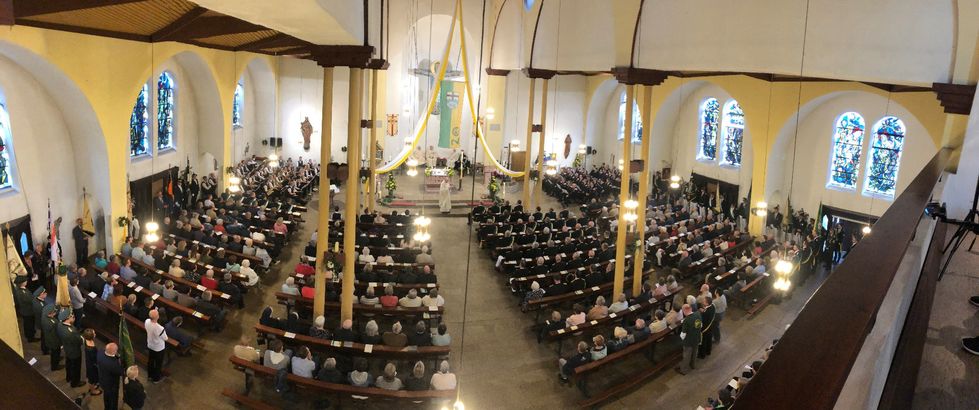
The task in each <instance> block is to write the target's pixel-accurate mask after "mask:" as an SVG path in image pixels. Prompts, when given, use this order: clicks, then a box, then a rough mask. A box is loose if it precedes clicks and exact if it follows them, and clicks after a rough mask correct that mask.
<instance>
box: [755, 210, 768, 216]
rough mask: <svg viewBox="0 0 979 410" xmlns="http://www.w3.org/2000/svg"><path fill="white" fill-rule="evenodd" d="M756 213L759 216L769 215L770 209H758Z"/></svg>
mask: <svg viewBox="0 0 979 410" xmlns="http://www.w3.org/2000/svg"><path fill="white" fill-rule="evenodd" d="M755 215H757V216H767V215H768V210H767V209H758V210H756V211H755Z"/></svg>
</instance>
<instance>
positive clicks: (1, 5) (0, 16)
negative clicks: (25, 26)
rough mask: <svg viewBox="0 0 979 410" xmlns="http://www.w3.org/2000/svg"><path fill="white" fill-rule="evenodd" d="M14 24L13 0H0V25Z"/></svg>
mask: <svg viewBox="0 0 979 410" xmlns="http://www.w3.org/2000/svg"><path fill="white" fill-rule="evenodd" d="M12 25H14V2H13V0H0V26H12Z"/></svg>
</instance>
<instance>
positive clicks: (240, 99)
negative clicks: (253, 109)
mask: <svg viewBox="0 0 979 410" xmlns="http://www.w3.org/2000/svg"><path fill="white" fill-rule="evenodd" d="M244 105H245V88H244V87H242V86H241V83H238V84H237V85H235V100H234V102H233V104H232V106H231V125H233V126H235V127H241V126H242V125H241V110H242V109H243V108H244Z"/></svg>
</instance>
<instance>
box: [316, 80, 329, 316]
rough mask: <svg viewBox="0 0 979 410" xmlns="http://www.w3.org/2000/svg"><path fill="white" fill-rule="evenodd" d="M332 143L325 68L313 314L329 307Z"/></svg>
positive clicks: (327, 82) (327, 81) (317, 313)
mask: <svg viewBox="0 0 979 410" xmlns="http://www.w3.org/2000/svg"><path fill="white" fill-rule="evenodd" d="M332 144H333V67H327V68H324V69H323V117H322V120H321V122H320V190H319V200H320V205H319V207H320V212H319V218H317V220H316V222H317V223H316V229H317V231H318V233H317V234H316V283H315V289H316V293H315V294H314V298H313V316H319V315H322V314H323V313H324V311H325V308H326V271H327V269H326V258H325V257H324V256H326V252H327V251H329V250H330V244H329V240H330V177H329V176H328V175H327V174H326V166H327V165H328V164H329V163H330V156H331V155H332V153H331V151H332V149H331V145H332Z"/></svg>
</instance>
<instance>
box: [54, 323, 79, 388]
mask: <svg viewBox="0 0 979 410" xmlns="http://www.w3.org/2000/svg"><path fill="white" fill-rule="evenodd" d="M58 320H60V321H61V324H59V325H58V338H59V339H61V345H62V347H64V350H65V372H66V373H67V378H68V383H71V387H80V386H83V385H84V383H82V336H81V335H80V334H79V333H78V331H77V330H75V325H74V324H75V315H72V314H71V310H70V309H65V310H62V311H61V312H60V313H58Z"/></svg>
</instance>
